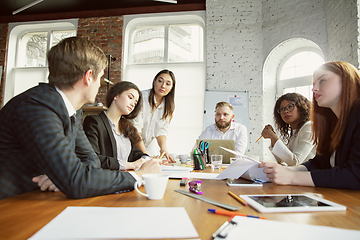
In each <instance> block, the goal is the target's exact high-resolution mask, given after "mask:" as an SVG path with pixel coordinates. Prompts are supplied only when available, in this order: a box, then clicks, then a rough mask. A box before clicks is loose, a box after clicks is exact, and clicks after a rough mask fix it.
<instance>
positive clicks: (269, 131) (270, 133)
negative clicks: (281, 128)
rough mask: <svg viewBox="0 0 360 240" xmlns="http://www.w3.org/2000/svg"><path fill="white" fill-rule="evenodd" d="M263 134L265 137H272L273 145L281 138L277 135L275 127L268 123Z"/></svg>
mask: <svg viewBox="0 0 360 240" xmlns="http://www.w3.org/2000/svg"><path fill="white" fill-rule="evenodd" d="M261 135H262V136H263V137H264V138H265V139H268V138H270V140H271V147H273V146H274V145H275V143H276V142H277V140H279V138H278V136H277V135H276V133H275V131H274V128H273V127H272V126H271V125H270V124H268V125H266V126H265V127H264V129H263V130H262V132H261Z"/></svg>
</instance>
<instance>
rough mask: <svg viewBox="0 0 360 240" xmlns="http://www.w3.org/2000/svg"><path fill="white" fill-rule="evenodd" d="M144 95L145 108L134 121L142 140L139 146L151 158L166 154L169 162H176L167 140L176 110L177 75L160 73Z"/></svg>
mask: <svg viewBox="0 0 360 240" xmlns="http://www.w3.org/2000/svg"><path fill="white" fill-rule="evenodd" d="M142 94H143V97H144V101H143V108H142V111H141V113H140V114H139V116H138V117H137V118H135V119H134V121H133V123H134V126H135V127H136V128H137V130H138V132H139V133H140V134H141V138H142V141H141V142H139V144H138V145H137V146H138V147H139V149H140V150H142V151H143V152H146V153H148V154H149V155H150V156H155V155H160V154H162V153H163V152H165V157H166V158H167V160H169V161H171V162H174V159H172V157H171V156H170V154H169V152H168V149H167V146H166V139H167V135H168V130H169V124H170V121H171V119H172V117H173V113H174V110H175V75H174V74H173V72H171V71H169V70H167V69H164V70H162V71H160V72H159V73H158V74H156V76H155V78H154V80H153V83H152V88H151V89H148V90H144V91H142ZM155 139H156V141H155ZM156 142H157V144H156ZM157 145H158V146H157ZM159 148H160V152H159V150H158V149H159Z"/></svg>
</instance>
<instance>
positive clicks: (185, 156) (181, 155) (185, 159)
mask: <svg viewBox="0 0 360 240" xmlns="http://www.w3.org/2000/svg"><path fill="white" fill-rule="evenodd" d="M179 158H180V162H181V163H183V164H186V162H187V160H188V158H189V155H188V154H180V155H179Z"/></svg>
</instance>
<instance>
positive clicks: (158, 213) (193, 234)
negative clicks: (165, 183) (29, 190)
mask: <svg viewBox="0 0 360 240" xmlns="http://www.w3.org/2000/svg"><path fill="white" fill-rule="evenodd" d="M180 226H181V227H180ZM197 237H199V235H198V233H197V231H196V229H195V227H194V225H193V224H192V222H191V220H190V218H189V216H188V214H187V212H186V210H185V208H183V207H147V208H146V207H125V208H121V207H119V208H117V207H67V208H66V209H65V210H64V211H62V212H61V213H60V214H59V215H58V216H57V217H55V218H54V219H53V220H52V221H51V222H49V223H48V224H47V225H45V226H44V227H43V228H42V229H40V230H39V231H38V232H37V233H35V234H34V235H33V236H32V237H31V238H30V239H31V240H36V239H94V238H95V239H107V238H111V239H115V238H127V239H131V238H147V239H161V238H197Z"/></svg>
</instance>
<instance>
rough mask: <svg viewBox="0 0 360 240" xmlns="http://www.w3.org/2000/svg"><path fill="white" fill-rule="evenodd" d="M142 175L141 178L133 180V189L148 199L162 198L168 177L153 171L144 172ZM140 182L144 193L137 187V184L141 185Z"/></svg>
mask: <svg viewBox="0 0 360 240" xmlns="http://www.w3.org/2000/svg"><path fill="white" fill-rule="evenodd" d="M142 177H143V180H141V181H136V182H135V185H134V188H135V190H136V191H137V192H138V193H140V194H141V195H144V196H145V197H147V198H148V199H150V200H157V199H162V198H163V197H164V193H165V190H166V186H167V182H168V179H169V177H168V176H167V175H165V174H155V173H149V174H144V175H142ZM141 184H144V186H145V192H146V194H145V193H142V192H140V190H139V189H138V186H141Z"/></svg>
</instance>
